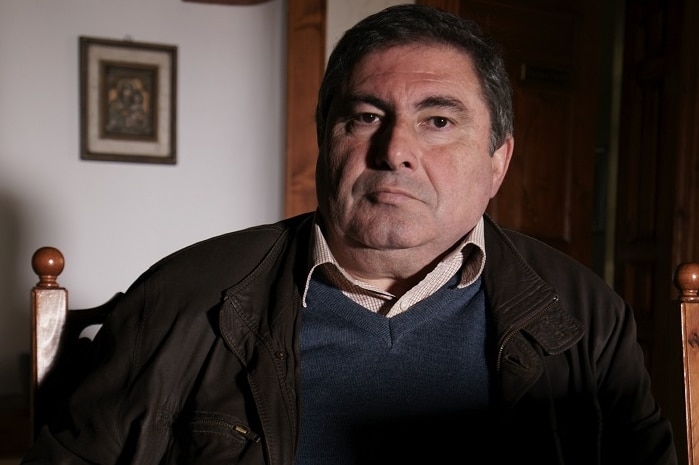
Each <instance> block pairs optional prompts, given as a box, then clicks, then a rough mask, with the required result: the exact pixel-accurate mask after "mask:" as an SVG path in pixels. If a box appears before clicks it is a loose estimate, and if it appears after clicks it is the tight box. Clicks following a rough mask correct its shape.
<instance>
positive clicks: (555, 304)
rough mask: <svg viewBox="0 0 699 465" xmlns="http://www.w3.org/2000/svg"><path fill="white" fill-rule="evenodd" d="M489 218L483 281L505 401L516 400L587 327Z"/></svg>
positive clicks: (487, 220)
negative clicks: (546, 363)
mask: <svg viewBox="0 0 699 465" xmlns="http://www.w3.org/2000/svg"><path fill="white" fill-rule="evenodd" d="M485 219H486V228H485V247H486V257H487V258H486V264H485V269H484V270H483V282H484V288H485V293H486V299H487V302H488V305H489V307H490V311H491V316H492V318H493V322H494V325H495V331H496V337H497V347H498V350H497V362H496V364H497V370H498V373H499V375H500V377H501V382H502V386H503V391H504V395H505V400H506V401H510V402H514V401H516V400H517V399H518V398H519V396H521V394H522V393H523V392H524V391H526V390H527V389H528V388H529V387H530V386H531V385H532V384H534V383H535V382H536V380H537V379H538V378H539V377H540V376H541V374H542V373H543V357H544V356H545V355H555V354H559V353H561V352H563V351H565V350H566V349H568V348H570V347H571V346H573V345H574V344H575V343H576V342H577V341H579V340H580V339H581V338H582V336H583V333H584V326H583V324H582V323H581V322H580V321H578V320H577V319H576V318H575V317H573V316H572V315H571V314H570V313H569V312H567V311H566V310H565V309H564V308H562V307H561V305H560V301H559V298H558V294H557V292H556V290H555V289H554V288H553V287H552V286H551V285H550V284H549V283H548V282H546V281H545V280H544V279H543V278H541V276H539V274H538V273H537V272H536V271H535V270H534V269H532V268H531V267H530V266H529V265H528V264H527V262H526V261H525V260H524V258H523V257H522V256H521V254H520V253H519V251H518V250H517V248H516V247H515V245H514V244H513V243H512V241H511V240H510V238H509V237H508V236H507V233H506V232H505V231H504V230H503V229H501V228H500V227H499V226H497V225H496V224H495V223H494V222H493V221H492V220H491V219H490V218H489V217H487V216H486V218H485ZM531 341H533V342H534V343H532V342H531Z"/></svg>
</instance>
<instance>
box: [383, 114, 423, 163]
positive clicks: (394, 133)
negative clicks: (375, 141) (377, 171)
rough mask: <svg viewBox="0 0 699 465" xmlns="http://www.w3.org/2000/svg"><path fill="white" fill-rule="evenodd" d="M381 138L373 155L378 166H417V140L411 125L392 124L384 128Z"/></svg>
mask: <svg viewBox="0 0 699 465" xmlns="http://www.w3.org/2000/svg"><path fill="white" fill-rule="evenodd" d="M381 139H382V140H381V141H380V143H379V147H377V149H378V150H376V156H375V160H376V164H377V165H378V166H379V167H380V168H384V169H390V170H398V169H401V168H408V169H415V168H416V167H417V162H418V158H417V153H418V150H419V141H418V138H417V134H416V133H415V129H414V128H413V127H411V125H409V124H401V123H395V124H392V125H391V126H390V127H387V128H385V131H384V133H383V137H381Z"/></svg>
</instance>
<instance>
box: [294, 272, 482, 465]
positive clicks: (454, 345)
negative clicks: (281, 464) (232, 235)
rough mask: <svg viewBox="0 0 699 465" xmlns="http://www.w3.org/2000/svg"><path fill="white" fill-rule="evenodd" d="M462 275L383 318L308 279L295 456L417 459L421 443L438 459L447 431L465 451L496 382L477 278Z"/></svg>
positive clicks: (308, 460)
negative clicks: (437, 443)
mask: <svg viewBox="0 0 699 465" xmlns="http://www.w3.org/2000/svg"><path fill="white" fill-rule="evenodd" d="M456 283H457V280H456V277H455V278H454V279H452V280H451V281H450V282H449V283H447V284H446V285H445V286H443V287H442V288H441V289H440V290H439V291H437V293H436V294H434V295H432V296H431V297H429V298H427V299H425V300H423V301H421V302H419V303H418V304H416V305H414V306H413V307H411V308H410V309H409V310H407V311H406V312H404V313H402V314H399V315H396V316H395V317H393V318H386V317H385V316H382V315H379V314H376V313H373V312H370V311H369V310H367V309H365V308H363V307H361V306H360V305H358V304H356V303H354V302H353V301H352V300H350V299H348V298H347V297H346V296H344V295H343V294H342V293H341V292H340V291H339V290H337V289H335V288H333V287H332V286H329V285H327V284H325V283H323V282H320V281H317V280H313V281H312V283H311V286H310V289H309V293H308V297H307V303H308V308H306V309H305V310H304V313H303V329H302V333H301V340H300V346H301V375H302V414H301V418H302V420H301V421H302V423H301V443H300V447H299V453H298V455H297V458H298V461H297V463H298V464H299V465H309V464H324V465H327V464H333V465H339V464H342V463H346V464H360V463H361V464H367V463H374V462H375V463H378V462H384V463H396V462H398V461H405V458H410V459H413V460H417V457H418V455H419V453H420V451H419V445H420V444H421V443H422V444H424V445H425V449H426V450H430V451H431V453H430V456H431V457H432V458H434V451H435V447H434V442H433V440H444V439H445V437H447V436H449V437H450V439H449V441H452V442H453V441H454V440H457V441H459V442H460V444H459V445H460V447H459V450H461V451H463V450H464V449H463V446H464V441H467V442H473V443H474V445H477V444H479V443H480V441H481V440H480V439H479V438H478V434H476V435H474V434H473V432H474V431H484V425H483V424H482V417H483V414H484V412H485V411H486V410H487V408H488V397H489V395H488V394H489V386H490V383H489V379H490V376H489V373H490V369H489V368H490V363H489V362H488V360H486V353H487V351H486V345H487V343H488V342H487V331H486V329H487V322H486V316H485V315H486V312H485V301H484V295H483V291H482V289H481V285H480V284H481V283H480V280H478V281H477V282H476V283H474V284H472V285H471V286H469V287H467V288H464V289H458V288H457V287H456ZM491 352H492V351H491ZM447 428H448V431H449V432H448V434H446V435H445V431H446V430H447ZM457 431H458V433H457ZM454 436H455V437H454ZM452 445H454V444H452ZM404 453H406V454H407V455H406V457H403V458H401V454H404ZM450 453H453V452H450ZM410 461H412V460H409V462H410Z"/></svg>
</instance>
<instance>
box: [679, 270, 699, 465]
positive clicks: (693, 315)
mask: <svg viewBox="0 0 699 465" xmlns="http://www.w3.org/2000/svg"><path fill="white" fill-rule="evenodd" d="M673 281H674V283H675V286H676V287H677V289H678V290H679V296H678V301H679V305H680V318H681V324H682V360H683V364H684V366H683V368H684V398H685V411H686V416H685V420H686V430H687V455H688V464H689V465H699V263H682V264H680V265H679V266H678V267H677V268H676V269H675V274H674V277H673Z"/></svg>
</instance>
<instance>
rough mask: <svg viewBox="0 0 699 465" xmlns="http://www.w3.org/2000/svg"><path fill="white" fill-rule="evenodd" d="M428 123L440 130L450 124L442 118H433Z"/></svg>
mask: <svg viewBox="0 0 699 465" xmlns="http://www.w3.org/2000/svg"><path fill="white" fill-rule="evenodd" d="M430 121H431V122H432V124H433V125H434V127H436V128H440V129H441V128H445V127H447V126H449V123H450V121H449V119H447V118H444V117H442V116H434V117H432V118H430Z"/></svg>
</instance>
